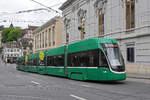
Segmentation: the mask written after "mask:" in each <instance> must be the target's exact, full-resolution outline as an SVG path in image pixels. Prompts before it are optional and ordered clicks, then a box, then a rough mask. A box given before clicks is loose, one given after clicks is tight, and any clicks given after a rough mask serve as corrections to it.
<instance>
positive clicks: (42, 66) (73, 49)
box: [16, 38, 126, 81]
mask: <svg viewBox="0 0 150 100" xmlns="http://www.w3.org/2000/svg"><path fill="white" fill-rule="evenodd" d="M17 60H18V63H17V67H16V68H17V69H18V70H21V71H27V72H34V73H39V74H47V75H55V76H61V77H68V78H70V79H75V80H95V81H121V80H125V79H126V71H125V64H124V60H123V57H122V55H121V52H120V49H119V47H118V45H117V41H116V40H114V39H103V38H92V39H87V40H82V41H79V42H75V43H71V44H68V45H67V46H66V45H65V46H61V47H57V48H53V49H48V50H44V51H40V52H37V53H33V54H29V55H26V56H22V57H19V58H18V59H17Z"/></svg>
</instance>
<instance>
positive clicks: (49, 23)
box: [33, 16, 61, 34]
mask: <svg viewBox="0 0 150 100" xmlns="http://www.w3.org/2000/svg"><path fill="white" fill-rule="evenodd" d="M60 18H61V17H60V16H55V17H53V18H52V19H50V20H49V21H48V22H46V23H45V24H43V25H42V26H41V27H39V28H37V29H35V30H34V31H33V34H35V33H38V32H40V31H41V30H43V29H44V28H46V27H48V26H49V25H52V24H54V23H55V22H56V21H57V20H58V19H60Z"/></svg>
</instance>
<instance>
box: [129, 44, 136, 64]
mask: <svg viewBox="0 0 150 100" xmlns="http://www.w3.org/2000/svg"><path fill="white" fill-rule="evenodd" d="M134 56H135V54H134V47H127V61H128V62H134V61H135V59H134V58H135V57H134Z"/></svg>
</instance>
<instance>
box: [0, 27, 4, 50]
mask: <svg viewBox="0 0 150 100" xmlns="http://www.w3.org/2000/svg"><path fill="white" fill-rule="evenodd" d="M3 29H4V26H0V48H1V47H2V31H3Z"/></svg>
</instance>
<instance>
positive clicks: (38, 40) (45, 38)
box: [33, 16, 62, 52]
mask: <svg viewBox="0 0 150 100" xmlns="http://www.w3.org/2000/svg"><path fill="white" fill-rule="evenodd" d="M33 39H34V43H33V48H34V49H33V50H34V52H37V51H41V50H46V49H50V48H55V47H57V46H61V45H62V18H61V17H60V16H56V17H54V18H52V19H50V20H49V21H48V22H47V23H45V24H44V25H42V26H41V27H39V28H37V29H36V30H35V31H33Z"/></svg>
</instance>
